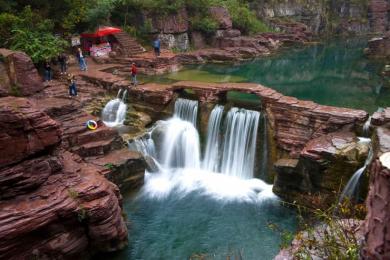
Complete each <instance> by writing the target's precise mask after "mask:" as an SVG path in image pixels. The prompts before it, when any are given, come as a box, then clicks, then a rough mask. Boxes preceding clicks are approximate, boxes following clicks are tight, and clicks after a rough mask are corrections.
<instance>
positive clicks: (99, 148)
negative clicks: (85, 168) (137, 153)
mask: <svg viewBox="0 0 390 260" xmlns="http://www.w3.org/2000/svg"><path fill="white" fill-rule="evenodd" d="M120 146H121V143H120V141H119V140H118V138H117V137H112V138H110V139H108V140H101V141H95V142H89V143H86V144H83V145H79V146H74V147H72V148H71V151H72V152H74V153H77V154H78V155H80V156H81V157H83V158H85V157H92V156H98V155H105V154H108V153H109V152H110V151H112V150H115V149H118V148H120Z"/></svg>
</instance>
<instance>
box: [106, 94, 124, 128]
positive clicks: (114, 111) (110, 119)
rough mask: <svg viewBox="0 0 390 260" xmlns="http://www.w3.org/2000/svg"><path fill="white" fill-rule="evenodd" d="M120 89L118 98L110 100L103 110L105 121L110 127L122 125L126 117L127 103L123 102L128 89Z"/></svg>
mask: <svg viewBox="0 0 390 260" xmlns="http://www.w3.org/2000/svg"><path fill="white" fill-rule="evenodd" d="M121 94H122V90H119V91H118V94H117V98H115V99H112V100H110V101H109V102H108V103H107V104H106V105H105V107H104V109H103V111H102V119H103V123H104V124H105V125H106V126H108V127H115V126H119V125H122V124H123V122H124V121H125V118H126V111H127V105H126V104H125V103H124V102H123V101H124V99H125V98H126V95H127V90H125V91H124V92H123V95H122V97H120V96H121Z"/></svg>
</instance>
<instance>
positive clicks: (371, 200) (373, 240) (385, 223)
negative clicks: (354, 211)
mask: <svg viewBox="0 0 390 260" xmlns="http://www.w3.org/2000/svg"><path fill="white" fill-rule="evenodd" d="M383 117H384V118H385V121H386V119H387V120H389V119H390V117H389V116H388V115H387V116H386V114H385V113H384V115H383ZM389 129H390V128H389V127H387V128H385V127H378V128H377V129H376V131H375V139H374V140H375V141H374V143H375V144H376V149H375V153H376V154H375V157H374V158H375V160H374V161H373V163H372V164H371V169H370V173H371V175H370V186H369V188H370V189H369V193H368V197H367V201H366V206H367V216H366V220H365V243H364V245H363V249H362V255H363V257H364V259H388V258H390V239H389V236H390V233H389V232H390V203H389V200H390V169H389V168H388V166H386V165H385V164H384V157H385V156H389V152H390V130H389ZM381 159H382V160H381Z"/></svg>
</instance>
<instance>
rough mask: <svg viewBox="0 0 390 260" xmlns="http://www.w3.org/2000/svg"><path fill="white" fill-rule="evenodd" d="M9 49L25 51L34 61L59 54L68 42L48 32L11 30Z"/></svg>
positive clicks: (47, 58)
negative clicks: (12, 34)
mask: <svg viewBox="0 0 390 260" xmlns="http://www.w3.org/2000/svg"><path fill="white" fill-rule="evenodd" d="M13 33H14V36H13V38H12V43H11V49H12V50H18V51H23V52H25V53H27V54H28V55H29V56H30V57H31V59H32V61H33V62H34V63H39V62H42V61H45V60H50V59H52V58H54V57H56V56H57V55H58V54H60V53H61V52H62V51H63V50H64V48H65V47H66V46H67V45H68V42H67V41H65V40H63V39H61V38H59V37H56V36H54V35H53V34H52V33H49V32H37V31H30V30H23V29H16V30H13Z"/></svg>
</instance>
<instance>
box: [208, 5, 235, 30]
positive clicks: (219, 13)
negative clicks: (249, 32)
mask: <svg viewBox="0 0 390 260" xmlns="http://www.w3.org/2000/svg"><path fill="white" fill-rule="evenodd" d="M209 12H210V15H211V17H212V18H214V20H216V21H217V23H218V27H219V29H231V28H232V25H233V23H232V18H231V17H230V14H229V11H228V10H227V9H226V8H225V7H222V6H213V7H210V9H209Z"/></svg>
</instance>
